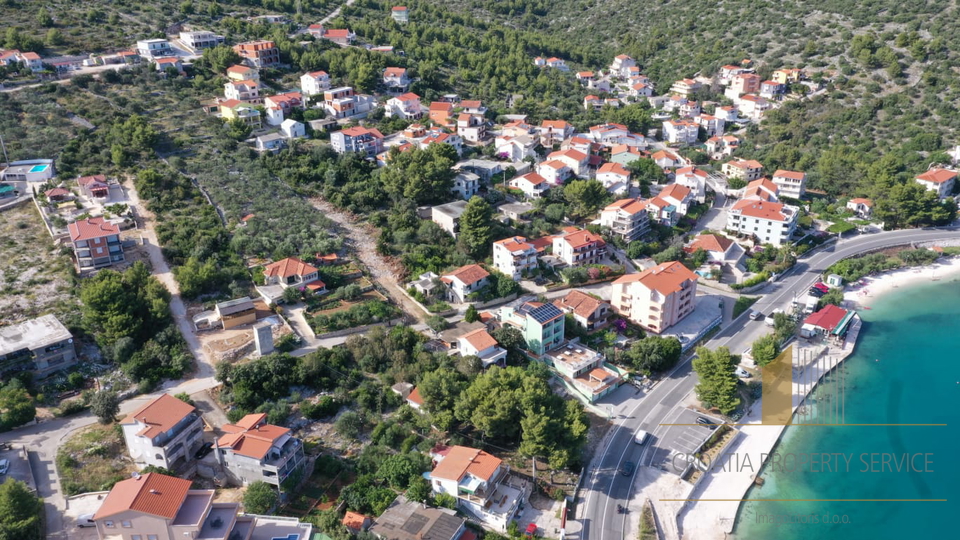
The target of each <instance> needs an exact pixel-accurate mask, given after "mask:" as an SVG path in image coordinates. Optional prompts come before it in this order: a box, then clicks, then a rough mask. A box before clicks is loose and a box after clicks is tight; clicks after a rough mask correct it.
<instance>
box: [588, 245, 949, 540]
mask: <svg viewBox="0 0 960 540" xmlns="http://www.w3.org/2000/svg"><path fill="white" fill-rule="evenodd" d="M958 239H960V230H956V229H953V230H948V229H922V230H904V231H891V232H882V233H875V234H866V235H862V236H857V237H854V238H852V239H849V240H842V241H840V242H839V243H836V244H832V245H830V246H828V247H825V248H821V249H820V250H817V251H815V252H814V254H813V255H808V256H807V257H806V258H805V259H802V260H800V261H798V262H797V264H796V265H795V266H794V267H793V268H792V269H790V270H789V271H788V272H786V273H785V274H784V276H783V277H781V279H780V280H779V281H778V282H776V283H772V284H770V285H769V286H767V287H766V288H765V289H764V290H763V291H762V293H763V296H762V297H761V299H760V300H759V301H757V303H756V304H754V306H753V309H756V310H758V311H760V312H761V313H765V314H769V313H770V312H771V311H772V310H773V309H775V308H778V307H785V306H787V305H788V304H790V303H791V302H792V301H793V299H794V298H795V297H800V296H804V295H805V291H806V290H807V289H808V288H809V287H810V286H811V285H812V284H813V283H814V282H815V281H817V280H818V279H819V278H820V276H821V275H822V273H823V271H824V270H826V269H827V268H828V267H830V265H832V264H834V263H836V262H837V261H839V260H841V259H845V258H848V257H852V256H855V255H859V254H862V253H868V252H871V251H877V250H880V249H884V248H888V247H894V246H901V245H906V244H910V243H913V242H931V241H942V240H958ZM768 331H769V328H767V327H766V326H765V325H764V323H763V322H761V321H751V320H749V318H747V317H745V316H740V317H738V318H737V319H736V320H734V321H733V322H732V323H731V324H730V325H728V326H727V327H725V328H724V329H723V331H721V332H720V333H719V334H718V335H717V336H716V337H715V338H713V339H711V340H710V341H709V342H708V343H707V344H706V346H707V347H709V348H710V349H716V348H718V347H728V348H729V349H730V350H731V351H732V352H734V353H739V352H740V351H741V350H743V349H744V348H746V347H747V346H749V345H750V344H752V343H753V341H754V340H755V339H756V338H757V337H759V336H760V335H762V334H764V333H767V332H768ZM691 360H692V357H688V358H686V359H684V360H683V362H682V363H681V364H680V365H678V366H677V367H676V368H675V369H674V370H673V372H671V373H670V374H669V375H668V376H667V377H665V378H664V379H663V380H662V381H661V382H660V383H659V384H658V385H657V386H655V387H654V388H653V389H652V390H651V391H650V392H649V393H648V394H646V395H645V396H644V397H642V398H640V399H629V400H628V402H626V403H623V404H621V406H620V407H619V408H618V412H622V414H620V415H618V418H619V423H618V424H617V425H616V427H614V428H613V432H612V433H611V434H610V435H609V436H608V438H607V443H606V446H605V447H603V449H602V450H601V452H600V453H598V454H596V455H595V456H594V458H593V460H592V461H591V463H590V465H589V467H588V468H587V472H586V473H585V474H586V478H585V479H584V484H583V488H582V489H581V491H580V496H579V499H578V501H577V502H578V511H577V519H576V521H577V522H579V524H580V538H582V539H584V540H586V539H589V540H622V539H624V538H627V534H628V533H629V534H633V532H632V531H628V529H629V525H628V517H629V516H628V515H621V514H618V513H617V509H616V506H617V505H618V504H621V505H623V506H629V504H630V499H631V494H632V492H633V490H634V481H635V479H636V472H634V473H633V474H632V475H630V476H624V475H622V474H621V473H620V467H621V465H622V464H623V463H625V462H627V461H631V462H633V463H637V464H639V465H640V466H641V467H645V466H657V467H659V463H657V462H656V460H655V457H657V456H658V455H661V456H662V455H663V453H662V451H664V450H666V451H667V452H669V449H668V448H666V449H665V448H662V447H661V446H660V445H661V444H662V443H663V441H670V440H671V439H672V436H675V435H676V433H671V430H677V429H678V428H677V427H676V426H665V425H661V424H665V423H673V422H675V420H674V419H675V418H677V417H678V416H679V415H680V414H681V413H682V412H683V411H684V410H685V409H683V408H682V407H680V406H679V405H680V404H681V403H682V402H683V401H684V399H685V398H686V396H687V395H688V394H689V393H690V392H692V391H693V388H694V386H695V385H696V383H697V377H696V374H695V373H694V372H693V369H692V367H691ZM638 429H643V430H645V431H647V432H648V433H650V435H651V437H650V439H649V440H650V442H648V443H647V444H645V445H642V446H641V445H637V444H634V442H633V435H634V433H635V432H636V431H637V430H638ZM638 470H639V468H638ZM663 474H670V473H663ZM631 510H637V511H639V509H631ZM658 517H659V519H660V520H667V519H670V520H672V519H674V516H658Z"/></svg>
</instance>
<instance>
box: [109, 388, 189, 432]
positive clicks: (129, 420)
mask: <svg viewBox="0 0 960 540" xmlns="http://www.w3.org/2000/svg"><path fill="white" fill-rule="evenodd" d="M195 410H196V408H195V407H194V406H193V405H190V404H189V403H186V402H184V401H181V400H179V399H177V398H175V397H173V396H171V395H170V394H161V395H160V397H158V398H157V399H155V400H153V401H151V402H150V403H147V404H146V405H144V406H142V407H140V408H139V409H137V410H135V411H133V412H132V413H130V414H129V415H127V417H126V418H124V419H123V420H121V421H120V424H121V425H130V424H133V423H135V422H140V423H141V424H145V425H146V427H145V428H143V430H141V431H140V432H139V433H137V435H141V436H143V437H147V438H148V439H152V438H154V437H156V436H157V435H160V434H161V433H165V432H167V431H170V430H171V429H173V428H174V427H175V426H176V425H177V424H178V423H180V421H181V420H183V419H184V418H186V417H187V416H188V415H190V414H191V413H192V412H194V411H195Z"/></svg>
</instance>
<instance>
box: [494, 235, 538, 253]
mask: <svg viewBox="0 0 960 540" xmlns="http://www.w3.org/2000/svg"><path fill="white" fill-rule="evenodd" d="M494 244H497V245H501V246H503V247H505V248H506V249H507V251H509V252H511V253H512V252H514V251H525V250H528V249H533V246H532V245H530V243H528V242H527V239H526V238H524V237H523V236H511V237H510V238H504V239H503V240H497V241H496V242H494Z"/></svg>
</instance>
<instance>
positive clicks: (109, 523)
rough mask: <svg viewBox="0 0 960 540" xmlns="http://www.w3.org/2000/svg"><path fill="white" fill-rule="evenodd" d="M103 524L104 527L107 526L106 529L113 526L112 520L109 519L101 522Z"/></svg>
mask: <svg viewBox="0 0 960 540" xmlns="http://www.w3.org/2000/svg"><path fill="white" fill-rule="evenodd" d="M103 526H104V527H106V528H108V529H112V528H113V527H114V524H113V522H112V521H110V520H109V519H108V520H106V521H104V522H103Z"/></svg>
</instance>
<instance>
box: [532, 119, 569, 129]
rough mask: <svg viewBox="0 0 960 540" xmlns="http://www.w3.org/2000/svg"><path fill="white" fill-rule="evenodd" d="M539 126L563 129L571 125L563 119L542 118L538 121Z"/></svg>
mask: <svg viewBox="0 0 960 540" xmlns="http://www.w3.org/2000/svg"><path fill="white" fill-rule="evenodd" d="M540 127H544V128H550V129H560V130H565V129H567V128H571V127H573V126H571V125H570V124H568V123H567V122H566V121H565V120H544V121H543V122H541V123H540Z"/></svg>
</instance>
